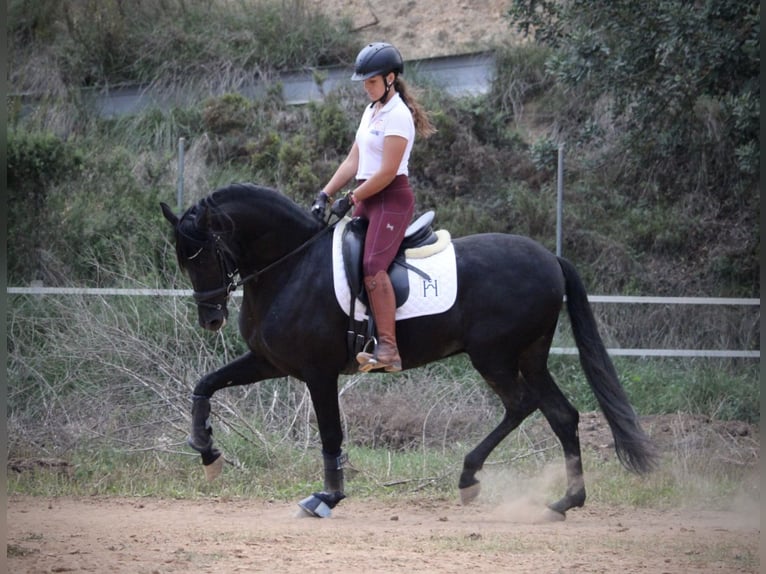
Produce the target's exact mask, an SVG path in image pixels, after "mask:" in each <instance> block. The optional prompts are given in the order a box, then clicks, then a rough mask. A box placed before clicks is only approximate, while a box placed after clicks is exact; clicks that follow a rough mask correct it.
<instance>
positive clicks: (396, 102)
mask: <svg viewBox="0 0 766 574" xmlns="http://www.w3.org/2000/svg"><path fill="white" fill-rule="evenodd" d="M374 111H375V108H374V107H373V106H367V107H366V108H365V110H364V113H363V114H362V121H361V122H359V128H358V129H357V130H356V144H357V146H358V148H359V166H358V168H357V170H356V178H357V179H370V177H372V175H373V174H374V173H375V172H376V171H378V170H379V169H380V165H381V163H382V161H383V139H384V138H385V137H386V136H400V137H403V138H404V139H406V140H407V147H406V148H405V150H404V155H403V156H402V161H401V163H400V164H399V169H397V170H396V175H409V174H408V164H409V161H410V152H411V151H412V144H413V143H414V142H415V122H414V121H413V119H412V113H411V112H410V109H409V108H408V107H407V104H405V103H404V101H403V100H402V98H401V97H400V96H399V94H398V93H394V95H393V97H392V98H391V99H390V100H389V101H388V102H387V103H386V105H385V106H383V108H382V109H381V110H380V111H378V112H377V113H376V114H375V115H374V116H373V112H374Z"/></svg>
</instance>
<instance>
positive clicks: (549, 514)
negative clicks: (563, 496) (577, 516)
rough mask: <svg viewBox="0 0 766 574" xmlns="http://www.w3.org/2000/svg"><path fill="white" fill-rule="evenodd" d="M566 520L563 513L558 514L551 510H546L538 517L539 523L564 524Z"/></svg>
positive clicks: (556, 511)
mask: <svg viewBox="0 0 766 574" xmlns="http://www.w3.org/2000/svg"><path fill="white" fill-rule="evenodd" d="M566 519H567V515H566V513H565V512H559V511H558V510H553V509H552V508H546V509H545V510H543V513H542V514H541V515H540V522H564V521H565V520H566Z"/></svg>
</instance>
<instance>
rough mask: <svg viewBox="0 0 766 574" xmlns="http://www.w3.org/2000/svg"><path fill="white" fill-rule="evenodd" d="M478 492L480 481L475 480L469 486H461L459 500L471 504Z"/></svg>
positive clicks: (464, 503)
mask: <svg viewBox="0 0 766 574" xmlns="http://www.w3.org/2000/svg"><path fill="white" fill-rule="evenodd" d="M480 492H481V483H480V482H477V483H476V484H472V485H471V486H466V487H465V488H461V489H460V502H461V503H462V504H463V505H466V504H471V503H472V502H473V501H474V500H476V499H477V498H478V496H479V493H480Z"/></svg>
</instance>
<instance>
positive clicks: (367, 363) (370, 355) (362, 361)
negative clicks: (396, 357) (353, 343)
mask: <svg viewBox="0 0 766 574" xmlns="http://www.w3.org/2000/svg"><path fill="white" fill-rule="evenodd" d="M371 343H372V352H370V348H369V347H370V344H371ZM377 347H378V340H377V339H376V338H375V337H370V339H369V340H368V341H367V342H366V343H365V344H364V347H362V350H361V351H359V352H358V353H357V354H356V362H357V363H359V372H360V373H369V372H370V371H374V370H375V369H381V368H383V365H379V364H378V359H376V358H375V349H376V348H377Z"/></svg>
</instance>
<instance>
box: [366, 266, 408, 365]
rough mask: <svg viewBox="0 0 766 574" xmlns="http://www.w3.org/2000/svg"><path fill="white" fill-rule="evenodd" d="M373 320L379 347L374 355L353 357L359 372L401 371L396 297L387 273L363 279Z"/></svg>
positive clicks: (378, 273) (377, 346)
mask: <svg viewBox="0 0 766 574" xmlns="http://www.w3.org/2000/svg"><path fill="white" fill-rule="evenodd" d="M364 286H365V288H366V289H367V297H368V299H369V300H370V307H371V308H372V316H373V317H374V318H375V326H376V329H377V331H378V343H377V345H375V350H374V353H372V354H370V353H366V352H361V353H359V354H358V355H357V356H356V360H357V362H358V363H359V370H360V371H361V372H363V373H366V372H368V371H372V370H374V369H383V370H385V371H386V372H387V373H396V372H398V371H401V370H402V359H401V358H400V357H399V349H398V348H397V346H396V297H395V296H394V287H393V285H391V279H390V278H389V277H388V272H386V271H378V272H377V273H376V274H375V275H373V276H370V277H365V278H364Z"/></svg>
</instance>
